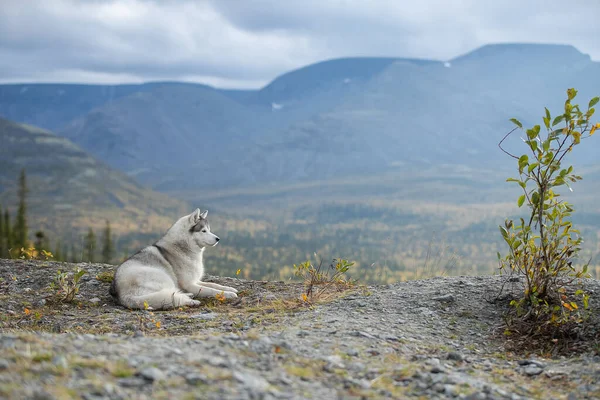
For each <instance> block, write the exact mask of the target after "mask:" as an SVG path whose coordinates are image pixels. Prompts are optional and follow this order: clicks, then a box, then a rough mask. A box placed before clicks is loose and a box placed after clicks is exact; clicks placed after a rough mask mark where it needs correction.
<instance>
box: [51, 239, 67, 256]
mask: <svg viewBox="0 0 600 400" xmlns="http://www.w3.org/2000/svg"><path fill="white" fill-rule="evenodd" d="M52 255H53V256H54V257H53V258H54V259H55V260H56V261H65V260H64V258H63V257H64V256H63V252H62V245H61V243H60V239H58V240H57V241H56V247H54V252H53V253H52Z"/></svg>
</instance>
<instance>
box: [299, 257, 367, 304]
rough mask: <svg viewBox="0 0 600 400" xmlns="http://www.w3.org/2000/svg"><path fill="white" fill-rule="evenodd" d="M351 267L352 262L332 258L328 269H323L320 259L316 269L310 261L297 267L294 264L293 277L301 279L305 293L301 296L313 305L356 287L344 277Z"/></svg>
mask: <svg viewBox="0 0 600 400" xmlns="http://www.w3.org/2000/svg"><path fill="white" fill-rule="evenodd" d="M353 265H354V263H353V262H349V261H348V260H344V259H341V258H340V259H336V258H334V259H333V261H332V262H331V263H330V264H329V266H328V268H323V260H322V259H321V260H319V263H318V265H317V266H316V267H315V266H314V265H313V264H312V263H311V262H310V261H305V262H303V263H302V264H299V265H296V264H294V275H295V276H297V277H299V278H302V279H303V280H304V283H305V285H306V292H305V293H304V294H303V295H302V298H303V300H304V301H305V302H307V303H313V302H315V301H317V300H323V299H325V298H326V297H328V296H329V295H332V294H334V293H335V292H339V291H343V290H345V289H348V288H350V287H353V286H354V285H356V280H353V279H350V278H348V277H347V276H346V273H347V272H348V270H349V269H350V267H352V266H353Z"/></svg>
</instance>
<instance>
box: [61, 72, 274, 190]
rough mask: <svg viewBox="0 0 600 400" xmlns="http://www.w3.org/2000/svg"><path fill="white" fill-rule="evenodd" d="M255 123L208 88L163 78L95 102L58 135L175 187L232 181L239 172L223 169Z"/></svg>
mask: <svg viewBox="0 0 600 400" xmlns="http://www.w3.org/2000/svg"><path fill="white" fill-rule="evenodd" d="M258 121H261V119H260V118H259V116H258V115H257V112H254V113H252V112H251V111H250V110H249V109H247V108H246V107H244V106H243V105H241V104H239V103H237V102H235V101H233V100H232V99H230V98H229V97H227V96H225V95H223V94H221V93H220V92H219V91H217V90H215V89H212V88H209V87H204V86H200V85H173V84H168V85H162V86H159V87H156V88H154V89H153V90H151V91H147V92H137V93H134V94H131V95H129V96H125V97H123V98H121V99H119V100H117V101H115V102H112V103H110V104H108V105H105V106H104V107H100V108H97V109H95V110H93V111H91V112H90V113H88V114H87V115H86V116H85V117H83V118H80V119H77V120H75V121H73V122H72V123H70V124H69V125H68V126H66V127H65V128H64V129H62V130H61V134H63V135H64V136H66V137H68V138H70V139H71V140H73V141H74V142H75V143H77V144H79V145H80V146H81V147H83V148H84V149H87V150H88V151H90V152H91V153H92V154H94V155H95V156H96V157H98V158H100V159H102V160H104V161H105V162H106V163H108V164H109V165H111V166H112V167H114V168H117V169H119V170H121V171H125V172H127V173H128V174H130V175H132V176H134V177H136V179H138V180H139V181H140V182H142V183H148V184H152V185H153V186H155V187H159V188H162V189H175V188H180V187H181V186H182V185H183V186H186V187H196V186H198V185H202V184H205V183H210V184H211V185H213V186H214V184H215V183H216V182H218V180H219V179H222V182H223V184H225V183H228V184H232V183H236V182H237V181H236V179H238V181H239V179H241V177H242V176H243V175H244V173H243V171H242V172H241V174H240V173H238V174H233V175H225V174H226V173H227V172H229V171H230V170H231V168H232V167H234V166H236V164H235V163H236V162H237V161H238V160H241V159H242V158H243V153H244V152H245V151H246V148H247V147H248V146H249V145H252V142H253V138H254V137H255V135H256V134H257V131H259V130H261V129H267V128H266V127H265V124H262V125H261V124H259V123H258ZM236 167H237V166H236Z"/></svg>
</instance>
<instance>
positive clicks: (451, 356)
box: [446, 351, 465, 361]
mask: <svg viewBox="0 0 600 400" xmlns="http://www.w3.org/2000/svg"><path fill="white" fill-rule="evenodd" d="M446 358H447V359H448V360H453V361H463V360H464V359H465V357H464V356H463V355H462V354H460V353H458V352H456V351H451V352H449V353H448V355H447V356H446Z"/></svg>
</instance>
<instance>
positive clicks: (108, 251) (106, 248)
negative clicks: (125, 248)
mask: <svg viewBox="0 0 600 400" xmlns="http://www.w3.org/2000/svg"><path fill="white" fill-rule="evenodd" d="M114 256H115V245H114V243H113V239H112V237H111V232H110V222H108V220H107V221H106V227H105V228H104V233H103V235H102V262H103V263H105V264H110V262H111V260H112V259H113V258H114Z"/></svg>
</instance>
